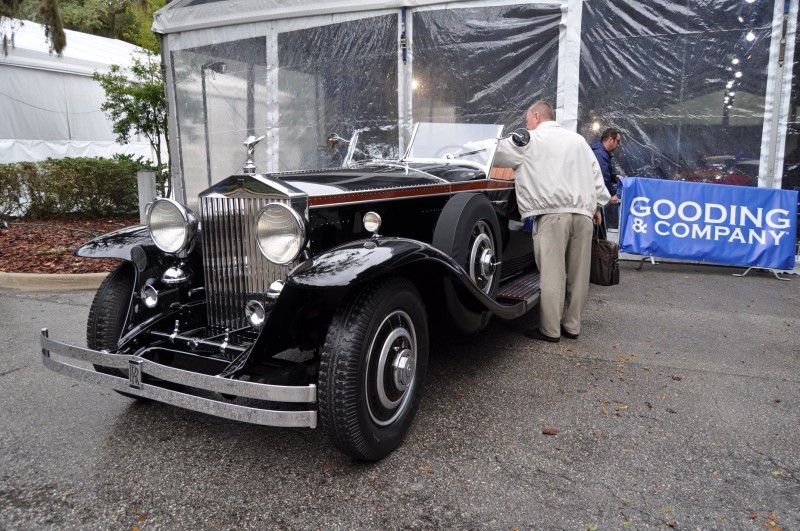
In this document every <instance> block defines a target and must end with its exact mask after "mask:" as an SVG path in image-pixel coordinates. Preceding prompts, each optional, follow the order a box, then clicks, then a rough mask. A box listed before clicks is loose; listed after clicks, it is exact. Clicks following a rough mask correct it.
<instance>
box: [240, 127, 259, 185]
mask: <svg viewBox="0 0 800 531" xmlns="http://www.w3.org/2000/svg"><path fill="white" fill-rule="evenodd" d="M262 140H264V136H263V135H262V136H260V137H258V138H256V137H254V136H252V135H251V136H248V137H247V140H245V141H244V145H245V146H247V160H246V161H245V162H244V165H243V166H242V173H247V174H249V175H253V174H254V173H255V172H256V164H255V162H253V157H255V154H256V144H258V143H259V142H261V141H262Z"/></svg>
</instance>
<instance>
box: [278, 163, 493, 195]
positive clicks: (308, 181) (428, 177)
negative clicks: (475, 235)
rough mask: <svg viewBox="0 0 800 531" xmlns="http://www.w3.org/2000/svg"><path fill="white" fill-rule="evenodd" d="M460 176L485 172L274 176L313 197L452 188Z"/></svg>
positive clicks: (371, 170) (395, 167)
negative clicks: (455, 179)
mask: <svg viewBox="0 0 800 531" xmlns="http://www.w3.org/2000/svg"><path fill="white" fill-rule="evenodd" d="M456 174H457V175H458V180H474V179H479V178H482V177H483V176H484V173H483V172H482V171H480V170H478V169H475V168H472V167H469V166H462V165H447V164H437V163H429V164H426V163H412V164H400V163H397V164H363V165H360V166H354V167H349V168H332V169H324V170H315V171H303V172H290V173H280V174H272V175H270V177H273V178H277V179H280V180H281V181H283V182H285V183H287V184H290V185H292V186H293V187H295V188H297V189H299V190H302V191H303V192H305V193H307V194H308V195H309V197H320V196H330V195H336V194H347V193H353V192H365V191H370V190H386V189H391V188H408V187H416V186H430V185H449V184H450V182H452V181H453V179H454V175H456Z"/></svg>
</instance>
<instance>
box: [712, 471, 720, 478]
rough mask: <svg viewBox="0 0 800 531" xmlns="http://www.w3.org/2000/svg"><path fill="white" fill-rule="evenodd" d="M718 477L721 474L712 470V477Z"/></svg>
mask: <svg viewBox="0 0 800 531" xmlns="http://www.w3.org/2000/svg"><path fill="white" fill-rule="evenodd" d="M717 476H719V472H717V471H716V470H712V471H711V477H717Z"/></svg>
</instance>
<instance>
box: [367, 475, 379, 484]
mask: <svg viewBox="0 0 800 531" xmlns="http://www.w3.org/2000/svg"><path fill="white" fill-rule="evenodd" d="M376 481H378V478H376V477H375V476H370V477H369V479H368V480H367V483H375V482H376Z"/></svg>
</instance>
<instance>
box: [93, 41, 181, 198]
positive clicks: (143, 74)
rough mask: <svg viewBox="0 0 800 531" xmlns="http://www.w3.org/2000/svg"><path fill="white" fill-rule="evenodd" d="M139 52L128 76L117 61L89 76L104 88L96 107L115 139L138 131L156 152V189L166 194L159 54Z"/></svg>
mask: <svg viewBox="0 0 800 531" xmlns="http://www.w3.org/2000/svg"><path fill="white" fill-rule="evenodd" d="M143 55H144V57H143V58H138V57H134V58H133V65H132V66H131V75H130V76H128V75H126V74H125V73H124V72H123V71H122V69H121V68H120V67H119V66H118V65H112V66H111V69H110V71H109V72H108V73H106V74H101V73H99V72H95V73H94V75H93V76H92V77H93V78H94V79H95V80H96V81H97V82H99V83H100V85H101V86H102V87H103V90H104V91H105V95H106V99H105V101H104V102H103V104H102V105H101V107H100V108H101V109H102V110H103V112H105V113H106V116H108V118H109V119H110V120H111V121H112V122H113V124H114V126H113V131H114V133H116V135H117V141H118V142H119V143H121V144H127V143H128V142H130V137H131V135H133V134H140V135H142V136H144V137H145V138H146V139H147V141H148V142H149V143H150V146H151V147H152V148H153V151H154V152H155V153H156V172H157V176H158V183H159V189H160V191H161V193H162V195H163V196H166V195H168V193H167V192H168V190H167V181H168V171H167V168H166V165H165V164H164V162H163V161H164V157H163V156H162V151H161V146H162V145H167V150H169V147H168V146H169V136H168V132H167V100H166V94H165V92H164V78H163V75H162V72H161V64H160V61H159V57H158V56H157V55H156V54H154V53H150V52H147V53H144V54H143ZM162 139H163V142H162ZM167 153H169V151H167Z"/></svg>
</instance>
